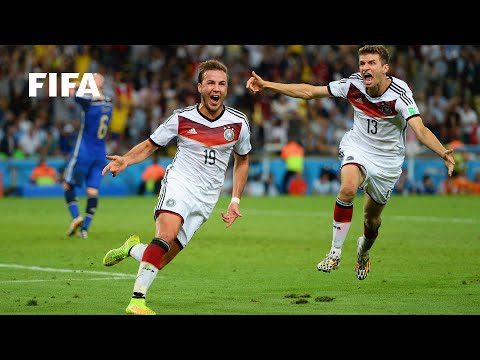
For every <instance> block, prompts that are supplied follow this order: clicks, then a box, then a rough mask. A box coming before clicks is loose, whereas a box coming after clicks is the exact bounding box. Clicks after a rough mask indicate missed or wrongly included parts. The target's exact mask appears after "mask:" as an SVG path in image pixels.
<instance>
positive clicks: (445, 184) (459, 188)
mask: <svg viewBox="0 0 480 360" xmlns="http://www.w3.org/2000/svg"><path fill="white" fill-rule="evenodd" d="M440 192H441V193H442V194H446V195H457V194H468V193H469V192H470V181H469V180H468V178H467V177H466V176H465V170H463V169H462V170H460V171H456V170H454V171H453V173H452V176H448V177H447V178H446V179H445V180H443V181H442V183H441V190H440Z"/></svg>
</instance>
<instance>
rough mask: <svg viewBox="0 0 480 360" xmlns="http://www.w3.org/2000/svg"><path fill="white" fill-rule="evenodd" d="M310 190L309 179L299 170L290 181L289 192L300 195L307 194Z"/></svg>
mask: <svg viewBox="0 0 480 360" xmlns="http://www.w3.org/2000/svg"><path fill="white" fill-rule="evenodd" d="M307 190H308V184H307V181H306V180H305V179H304V178H303V176H302V173H300V172H297V173H295V175H294V176H293V178H292V179H291V180H290V181H289V183H288V194H290V195H295V196H300V195H305V194H306V193H307Z"/></svg>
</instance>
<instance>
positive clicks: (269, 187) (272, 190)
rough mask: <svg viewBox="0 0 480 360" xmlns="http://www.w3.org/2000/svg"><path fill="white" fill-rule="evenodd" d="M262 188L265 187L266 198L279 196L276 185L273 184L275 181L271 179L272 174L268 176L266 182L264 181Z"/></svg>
mask: <svg viewBox="0 0 480 360" xmlns="http://www.w3.org/2000/svg"><path fill="white" fill-rule="evenodd" d="M263 184H264V186H265V195H267V196H277V195H278V194H280V191H279V190H278V188H277V185H276V184H275V179H274V177H273V174H272V173H269V174H268V178H267V180H265V181H264V183H263Z"/></svg>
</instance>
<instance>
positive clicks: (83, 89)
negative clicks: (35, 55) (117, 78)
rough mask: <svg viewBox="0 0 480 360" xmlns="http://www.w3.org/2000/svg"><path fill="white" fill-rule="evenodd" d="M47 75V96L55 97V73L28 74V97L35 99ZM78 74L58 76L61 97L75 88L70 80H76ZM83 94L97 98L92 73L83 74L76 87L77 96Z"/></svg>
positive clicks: (97, 93) (97, 92) (97, 94)
mask: <svg viewBox="0 0 480 360" xmlns="http://www.w3.org/2000/svg"><path fill="white" fill-rule="evenodd" d="M47 75H48V96H49V97H56V96H57V73H29V74H28V96H29V97H37V89H41V88H42V87H43V85H44V84H43V79H45V78H46V77H47ZM79 75H80V74H79V73H61V74H60V89H61V96H62V97H68V96H69V92H70V89H74V88H75V81H74V82H72V81H70V80H72V79H75V80H76V79H78V77H79ZM85 94H91V95H92V96H96V97H99V96H100V92H99V91H98V88H97V84H95V80H94V78H93V74H92V73H85V74H83V76H82V78H81V80H80V83H79V85H78V91H77V96H85Z"/></svg>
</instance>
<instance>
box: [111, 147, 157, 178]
mask: <svg viewBox="0 0 480 360" xmlns="http://www.w3.org/2000/svg"><path fill="white" fill-rule="evenodd" d="M157 149H158V146H157V145H155V144H154V143H153V142H152V141H151V140H150V139H147V140H145V141H143V142H141V143H140V144H137V145H135V146H134V147H133V148H132V149H130V150H129V151H128V152H127V153H126V154H125V155H123V156H119V155H107V156H106V158H107V159H108V160H111V161H110V163H108V165H107V166H105V167H104V168H103V170H102V176H104V175H105V174H106V173H107V172H108V171H110V172H111V173H112V175H113V176H117V175H118V174H120V173H121V172H122V171H123V170H125V169H126V168H127V166H129V165H133V164H137V163H139V162H142V161H143V160H145V159H146V158H147V157H149V156H150V155H151V154H153V152H154V151H155V150H157Z"/></svg>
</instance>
